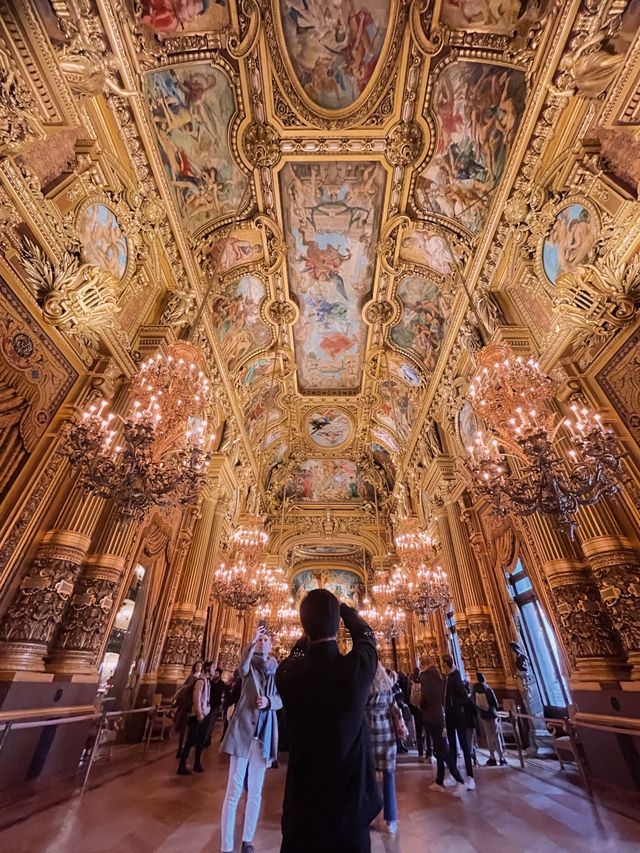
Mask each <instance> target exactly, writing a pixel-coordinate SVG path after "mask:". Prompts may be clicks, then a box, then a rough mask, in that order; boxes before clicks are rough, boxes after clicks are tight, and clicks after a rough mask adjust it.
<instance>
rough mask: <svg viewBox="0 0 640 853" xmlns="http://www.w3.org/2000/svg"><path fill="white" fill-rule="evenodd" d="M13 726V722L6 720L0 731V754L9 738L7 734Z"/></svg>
mask: <svg viewBox="0 0 640 853" xmlns="http://www.w3.org/2000/svg"><path fill="white" fill-rule="evenodd" d="M12 725H13V720H7V722H6V723H5V724H4V727H3V729H2V734H1V735H0V752H2V749H3V747H4V745H5V743H6V742H7V738H8V737H9V732H10V731H11V726H12Z"/></svg>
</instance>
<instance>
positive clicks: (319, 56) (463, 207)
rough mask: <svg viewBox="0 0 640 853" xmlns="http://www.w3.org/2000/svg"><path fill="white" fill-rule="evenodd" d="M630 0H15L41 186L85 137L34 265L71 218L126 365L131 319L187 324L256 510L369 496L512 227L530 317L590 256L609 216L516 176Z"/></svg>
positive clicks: (412, 462)
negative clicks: (254, 489)
mask: <svg viewBox="0 0 640 853" xmlns="http://www.w3.org/2000/svg"><path fill="white" fill-rule="evenodd" d="M595 5H596V6H598V4H595ZM637 5H638V4H637V3H635V2H634V3H632V4H631V6H630V8H629V9H628V10H627V11H626V12H625V3H617V4H616V3H613V2H607V3H603V4H600V6H601V7H602V8H599V9H595V10H594V9H593V8H592V6H593V4H589V3H584V4H583V6H581V4H580V3H579V2H564V0H537V2H536V1H535V0H534V2H521V0H499V2H498V0H477V2H461V0H433V2H429V0H413V2H410V0H370V2H366V3H365V2H363V0H195V2H194V0H188V1H187V0H135V2H133V3H129V2H125V0H96V2H95V3H94V2H91V0H56V2H51V3H49V0H36V2H33V3H29V2H24V3H22V2H19V0H16V2H15V3H14V6H15V13H16V14H15V15H14V17H15V18H16V20H19V21H20V24H15V26H14V28H13V31H12V32H9V31H6V32H5V33H4V36H3V37H4V38H6V39H9V37H11V38H12V39H14V40H15V39H16V38H17V39H18V41H19V40H20V39H23V44H25V43H26V41H27V39H28V40H30V41H31V42H34V43H35V42H37V43H38V45H39V47H38V50H39V54H40V57H41V58H40V63H41V67H40V68H39V69H38V70H37V73H36V70H35V69H29V68H27V67H26V65H24V67H23V68H22V69H21V72H20V73H21V74H23V75H24V79H25V80H26V79H27V78H29V79H32V80H33V79H36V78H38V75H40V78H41V79H43V80H44V79H46V80H47V81H48V85H49V86H50V87H51V89H52V90H56V91H57V92H58V94H57V96H56V98H54V99H49V100H48V101H47V97H48V96H45V95H44V88H45V87H44V86H41V88H40V90H38V91H40V94H39V95H38V94H37V92H36V90H34V95H33V96H32V98H33V103H36V102H37V100H38V98H41V100H42V109H41V110H40V112H41V114H43V115H44V114H45V113H46V115H47V121H48V124H49V125H55V127H56V137H55V139H56V144H55V146H54V145H52V144H49V147H48V149H44V148H41V149H39V148H38V146H39V145H40V146H42V145H44V144H45V143H44V142H42V140H43V139H44V137H45V133H44V131H43V125H42V124H41V123H39V122H38V121H36V120H35V118H33V117H31V118H28V117H27V115H23V116H22V121H23V123H24V125H25V126H24V128H23V131H22V132H23V134H24V136H25V138H28V139H29V140H30V145H31V147H30V148H29V152H28V157H27V156H26V155H25V158H26V159H25V160H24V162H25V164H26V163H27V162H28V168H29V169H30V170H31V173H34V172H35V173H36V174H37V175H38V177H39V179H40V184H41V186H43V187H45V186H47V183H48V182H51V180H52V175H51V174H50V173H51V172H53V173H54V174H56V175H60V174H61V173H63V174H69V173H68V164H67V165H66V166H65V165H64V163H65V162H66V161H65V157H66V159H67V161H69V162H70V158H71V160H72V159H73V156H75V157H76V158H77V157H78V151H79V150H80V151H82V152H83V154H82V156H83V157H84V158H85V160H84V162H83V165H82V167H81V166H78V165H76V166H74V167H73V168H74V169H75V171H74V173H73V174H74V176H75V177H74V178H73V180H71V178H65V179H64V180H65V181H66V182H67V183H64V182H63V183H64V186H63V184H60V185H59V186H58V188H57V189H56V190H55V193H53V191H52V193H51V194H50V196H49V195H47V196H46V198H45V201H46V204H53V202H54V201H55V204H56V205H57V208H58V209H59V210H60V217H61V219H60V221H61V222H63V223H65V224H64V225H58V224H53V220H51V221H50V222H47V217H46V215H45V216H44V217H43V221H42V223H41V230H42V233H43V234H45V235H47V239H49V240H50V245H51V247H52V252H53V254H55V255H56V258H57V260H56V264H57V266H56V264H53V262H52V264H53V266H52V271H51V275H53V276H54V278H55V276H62V275H63V273H64V270H65V267H64V263H65V262H64V251H66V248H65V246H66V242H65V241H66V239H67V238H66V237H65V235H69V234H71V232H72V230H73V229H75V230H74V231H73V235H74V236H73V239H75V240H78V241H79V243H80V246H81V252H82V260H83V261H84V262H85V263H87V264H91V265H93V266H94V267H97V268H101V269H103V270H105V271H108V272H109V274H110V282H111V284H109V287H110V288H111V289H112V290H111V291H109V292H110V293H111V292H112V291H113V293H112V301H117V303H118V312H119V317H118V321H117V324H116V325H113V323H114V321H113V320H112V314H113V312H112V313H111V315H110V319H109V320H108V322H107V320H105V323H104V324H103V327H101V329H102V330H101V332H100V334H99V335H98V338H99V339H100V340H102V341H104V340H106V339H107V337H108V339H109V341H111V344H110V348H114V349H115V350H117V352H118V353H119V355H118V359H119V364H120V366H121V367H122V369H123V370H124V372H125V373H126V372H127V370H129V371H130V370H131V369H132V367H133V361H132V356H131V353H130V347H128V343H127V340H126V338H127V335H128V336H129V337H130V338H131V339H133V338H134V337H135V330H136V329H137V326H138V325H139V324H140V323H141V322H146V323H148V322H150V320H149V318H150V317H152V316H155V317H156V319H155V320H153V322H154V323H156V324H157V317H158V316H160V317H161V320H160V323H159V324H158V328H160V327H164V328H172V329H173V330H174V332H175V333H176V334H185V333H187V331H188V330H189V329H193V328H195V327H198V331H197V336H198V337H199V339H200V340H201V342H203V344H204V345H205V346H206V347H207V348H208V351H209V357H210V363H211V368H212V374H213V375H214V376H215V377H217V379H218V382H219V386H220V400H221V407H222V409H223V410H224V411H225V413H226V418H227V422H228V434H227V439H226V441H227V444H226V446H228V447H235V448H236V449H235V451H234V452H235V454H236V457H239V456H242V457H244V458H246V459H247V460H248V462H249V463H250V464H251V465H252V466H253V469H254V473H255V474H256V475H257V476H258V477H259V480H260V483H261V488H262V489H263V492H262V500H263V503H264V505H265V506H266V507H267V508H268V509H269V510H270V511H271V512H272V513H274V515H276V514H277V512H278V509H279V507H280V505H281V500H282V498H283V496H284V498H285V499H286V502H287V503H288V504H291V503H292V504H293V505H294V506H295V507H298V508H301V509H302V510H304V509H314V508H315V511H317V512H319V513H320V515H319V516H318V517H319V518H320V517H325V520H326V518H327V517H326V516H323V513H325V512H326V510H327V508H329V507H333V508H335V509H337V510H338V511H340V510H341V509H342V508H344V509H350V510H352V509H354V508H355V509H360V510H363V511H364V512H365V514H366V512H371V511H372V504H375V503H376V502H379V503H380V504H381V505H383V504H384V503H385V498H386V497H387V496H388V495H389V494H391V493H392V492H393V490H394V488H395V486H396V482H397V480H398V470H399V469H400V472H401V475H402V476H401V479H402V480H405V479H407V478H409V479H411V477H414V478H415V476H416V470H417V462H418V461H419V460H418V457H416V455H415V454H416V452H418V451H416V448H418V450H419V454H422V456H421V457H420V458H422V457H423V456H424V453H423V451H424V452H428V447H429V444H431V445H432V446H433V445H434V444H435V445H438V444H439V441H440V439H439V436H438V429H437V427H434V426H433V423H432V422H433V412H434V405H436V404H438V405H442V403H443V400H445V398H446V394H447V393H449V394H450V391H451V381H452V380H451V377H452V373H451V371H452V368H451V358H452V354H453V355H455V356H456V364H457V365H458V364H459V363H460V358H461V357H463V356H461V353H462V354H464V350H465V347H467V346H468V345H469V342H470V341H471V340H473V339H474V336H476V338H477V330H476V327H477V325H478V320H479V318H482V319H483V322H484V325H485V326H486V328H490V327H491V323H492V321H495V318H496V316H498V315H500V312H501V310H502V309H504V303H503V304H502V307H499V306H498V304H497V303H496V302H495V301H493V300H492V298H491V296H490V295H488V294H489V291H491V290H493V291H498V290H500V289H501V288H502V287H503V284H504V281H505V267H504V263H505V258H507V257H510V255H509V253H508V252H507V251H506V246H507V243H509V246H516V247H518V251H519V252H521V255H519V257H526V259H527V262H529V261H530V262H531V264H535V274H536V276H537V280H536V281H537V284H536V285H535V287H534V286H528V285H527V286H524V285H522V286H520V285H519V287H520V289H519V290H518V289H517V288H515V287H514V289H513V291H510V292H509V298H510V299H512V300H513V304H514V305H515V304H517V306H518V311H519V312H520V313H519V317H520V318H522V317H534V320H533V321H532V325H535V323H537V322H540V323H541V324H542V323H543V322H545V321H544V316H543V315H544V313H545V311H548V312H549V316H548V317H547V319H546V323H547V325H549V322H550V321H549V317H550V316H551V313H550V312H551V308H549V306H550V304H551V302H550V298H549V296H548V295H546V296H545V297H544V299H542V297H540V296H537V295H536V294H539V293H540V292H541V289H542V290H544V289H545V288H547V289H549V288H551V287H553V285H554V282H555V278H557V276H558V274H559V272H560V270H561V268H562V265H563V264H564V265H565V269H566V268H567V266H571V264H572V263H573V262H574V261H575V259H576V257H577V255H580V259H581V262H582V261H584V260H585V259H586V258H587V257H588V256H589V253H590V252H593V251H595V248H594V247H595V246H596V243H597V242H598V240H599V239H601V234H602V229H603V227H604V220H605V219H606V215H604V214H603V213H602V212H600V211H597V210H596V209H595V207H593V205H591V207H590V206H589V202H588V201H585V200H584V199H583V197H582V196H580V198H575V199H574V198H572V197H569V194H568V193H566V192H565V193H564V194H558V193H557V192H556V191H555V190H553V191H551V190H549V191H547V190H545V191H543V190H542V189H540V190H539V195H540V197H539V198H538V197H537V196H536V195H535V191H534V184H533V183H532V182H531V176H532V175H533V174H534V173H535V171H536V168H537V166H536V165H535V163H536V162H537V160H536V158H537V157H539V155H540V153H541V152H542V150H543V148H544V146H545V145H546V144H547V142H548V141H549V140H550V139H551V138H552V137H553V135H554V131H555V128H554V121H556V119H557V118H558V116H559V115H560V112H561V110H562V109H564V108H565V107H567V105H569V104H570V100H569V96H570V95H572V94H575V93H580V92H581V91H583V90H587V89H588V90H589V97H595V98H597V97H598V95H599V92H597V91H595V93H594V89H595V90H597V88H598V86H599V85H604V86H605V87H606V85H607V81H610V80H611V79H612V69H614V71H615V69H616V68H619V64H620V62H621V61H622V60H621V57H622V58H624V55H625V54H626V51H627V50H628V49H629V46H630V44H631V42H632V40H633V37H632V33H634V32H635V30H636V29H637V23H638V22H637V20H636V18H637V8H636V7H637ZM605 7H606V8H605ZM618 7H619V8H618ZM623 12H624V14H622V13H623ZM616 16H617V17H616ZM614 21H615V22H616V23H615V26H612V22H614ZM594 33H595V34H596V35H597V36H598V38H599V40H596V41H595V42H594V40H593V39H594ZM607 39H608V41H607ZM594 44H596V47H597V49H598V50H600V51H602V52H603V53H604V52H606V54H607V56H610V57H611V61H610V62H608V63H607V62H600V61H598V63H596V65H597V73H596V74H594V73H592V72H590V71H589V67H595V66H594V63H593V58H592V60H591V66H589V65H588V63H587V59H588V58H589V57H593V49H592V48H593V45H594ZM567 45H569V47H570V48H571V51H568V47H567ZM590 45H591V47H590ZM568 52H569V53H570V52H573V53H572V55H573V56H574V61H572V62H568V61H567V55H568ZM24 55H25V56H26V55H27V50H26V48H25V51H24ZM7 56H8V54H7ZM576 57H577V58H576ZM598 57H600V54H598ZM600 58H601V57H600ZM581 60H582V61H581ZM7 61H8V60H5V64H6V62H7ZM616 62H617V63H618V65H617V66H616V65H615V63H616ZM614 66H615V68H614ZM607 75H609V76H608V77H607ZM594 78H597V79H594ZM45 102H46V103H45ZM593 115H595V113H593V110H592V117H593ZM585 121H587V119H585ZM49 142H50V140H49ZM29 158H30V159H29ZM52 159H53V160H55V161H56V162H57V161H60V163H59V164H58V169H57V172H56V167H55V166H54V165H52ZM65 169H67V171H66V172H65ZM561 169H562V163H560V162H558V164H557V165H555V166H553V170H555V172H554V174H557V173H558V170H561ZM553 170H552V171H553ZM20 180H23V178H20ZM576 180H577V179H576ZM575 183H576V181H574V184H575ZM578 183H579V181H578ZM52 186H53V184H52ZM61 187H62V188H61ZM47 192H48V191H47ZM554 192H555V193H556V194H555V196H554V195H553V193H554ZM74 194H75V195H74ZM49 199H51V200H49ZM544 205H547V207H544ZM552 207H553V210H552V209H551V208H552ZM543 209H544V210H545V211H546V213H545V216H544V217H540V216H539V217H538V219H537V220H536V222H537V224H536V227H533V226H531V225H530V220H531V216H532V215H533V213H532V212H536V211H541V210H543ZM536 215H538V214H537V213H536ZM611 215H613V214H611ZM527 217H529V219H527ZM545 217H546V218H545ZM34 219H35V214H34ZM554 223H555V224H554ZM551 226H553V227H554V228H555V231H554V232H553V235H551V236H552V237H553V239H555V244H554V242H553V239H551V237H550V236H549V229H550V227H551ZM65 229H66V230H65ZM536 229H537V230H536ZM525 232H526V233H525ZM567 235H570V237H569V236H567ZM545 240H546V242H545ZM509 241H511V242H509ZM543 243H544V245H543ZM571 253H573V255H572V256H571V257H569V255H571ZM61 258H62V260H60V259H61ZM33 262H34V261H33V259H32V263H33ZM35 262H36V266H37V257H36V259H35ZM509 263H512V264H513V263H515V261H509ZM41 268H42V265H41V267H40V268H38V269H41ZM514 269H515V267H514V266H513V265H512V267H511V272H513V270H514ZM532 274H533V273H532ZM33 275H36V277H37V270H36V272H35V273H33ZM507 277H508V275H507ZM57 280H59V279H57ZM507 284H509V283H507ZM94 286H96V285H95V281H94ZM103 290H104V288H103ZM104 292H106V290H105V291H104ZM79 293H81V294H82V293H84V291H79ZM101 293H102V292H101ZM103 297H104V293H102V295H101V298H103ZM83 298H84V297H83ZM105 298H106V297H105ZM78 299H80V296H78ZM536 300H537V301H536ZM545 300H546V301H545ZM470 302H471V304H472V309H473V310H470ZM154 312H155V315H154ZM534 315H535V316H534ZM535 318H537V319H535ZM109 324H111V325H109ZM72 331H73V333H74V334H75V335H76V337H77V338H78V340H80V342H81V344H82V346H89V345H90V343H91V342H90V341H88V340H85V338H86V337H87V335H89V330H88V329H87V330H84V329H80V330H78V329H77V328H74V329H73V330H72ZM82 335H85V337H84V338H83V337H82ZM109 336H110V337H109ZM118 347H119V348H118ZM81 357H82V356H81ZM89 361H90V359H89ZM87 363H88V362H87ZM456 369H458V368H456ZM447 371H449V373H447ZM443 378H444V379H445V380H446V381H447V382H448V383H449V384H448V385H447V386H446V387H447V388H448V389H449V390H448V391H446V392H445V390H443V389H444V388H445V385H446V383H445V384H443ZM463 426H464V424H463ZM234 442H235V443H234ZM425 447H426V448H427V450H426V451H425ZM240 448H241V449H240ZM329 517H330V518H332V516H331V515H330V516H329ZM331 523H333V522H331ZM300 541H302V540H300ZM306 556H307V557H308V556H309V555H306Z"/></svg>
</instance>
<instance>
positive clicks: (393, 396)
mask: <svg viewBox="0 0 640 853" xmlns="http://www.w3.org/2000/svg"><path fill="white" fill-rule="evenodd" d="M378 390H379V393H380V396H381V398H382V404H381V406H380V407H379V409H378V411H377V418H378V420H379V421H380V423H381V424H382V425H383V426H386V427H387V428H388V429H390V430H392V431H393V432H395V433H396V435H398V436H399V437H400V438H401V439H402V441H403V442H404V441H406V440H407V438H408V437H409V434H410V432H411V428H412V426H413V424H414V420H415V416H416V405H415V401H414V400H413V398H412V396H411V394H410V392H409V389H408V388H407V386H406V385H405V384H404V383H403V382H399V381H398V380H397V379H394V378H393V377H389V378H388V379H385V380H384V381H382V382H381V383H380V385H379V386H378Z"/></svg>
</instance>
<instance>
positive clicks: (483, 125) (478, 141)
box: [416, 62, 525, 232]
mask: <svg viewBox="0 0 640 853" xmlns="http://www.w3.org/2000/svg"><path fill="white" fill-rule="evenodd" d="M524 95H525V86H524V77H523V76H522V74H521V72H519V71H514V70H512V69H505V68H502V67H498V66H491V65H485V64H480V63H473V62H458V63H455V64H453V65H450V66H449V67H448V68H446V69H445V70H444V71H443V72H442V74H441V75H440V77H439V78H438V80H437V82H436V86H435V88H434V94H433V109H434V111H435V112H436V115H437V117H438V121H439V124H440V127H441V133H440V136H439V141H438V148H437V151H436V155H435V157H434V158H433V160H432V161H431V162H430V163H429V164H428V165H427V166H426V168H425V169H424V171H423V172H422V174H421V175H420V176H419V178H418V182H417V185H416V197H417V200H418V203H419V204H420V205H421V206H422V207H423V209H424V210H433V211H435V212H436V213H441V214H442V215H444V216H449V217H451V218H457V219H458V220H459V221H460V222H461V223H462V224H463V225H464V226H465V227H466V228H468V229H469V230H470V231H472V232H476V231H478V230H479V229H480V228H481V227H482V223H483V221H484V217H485V215H486V211H487V209H488V207H489V202H490V193H491V191H492V190H493V189H494V188H495V187H496V186H497V184H498V182H499V180H500V178H501V177H502V173H503V171H504V167H505V164H506V160H507V156H508V153H509V151H510V149H511V146H512V145H513V142H514V139H515V135H516V131H517V129H518V125H519V123H520V119H521V117H522V113H523V110H524Z"/></svg>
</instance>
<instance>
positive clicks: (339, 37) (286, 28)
mask: <svg viewBox="0 0 640 853" xmlns="http://www.w3.org/2000/svg"><path fill="white" fill-rule="evenodd" d="M390 7H391V0H370V2H368V3H364V2H361V0H280V14H281V21H282V29H283V32H284V39H285V42H286V46H287V51H288V56H289V59H290V61H291V65H292V66H293V70H294V73H295V75H296V78H297V80H298V83H299V84H300V86H301V87H302V90H303V91H304V93H305V94H306V95H307V97H308V98H309V99H310V100H311V101H313V102H314V103H316V104H318V105H319V106H321V107H324V108H325V109H342V108H344V107H348V106H350V105H351V104H352V103H354V101H356V100H357V99H358V98H359V97H360V95H362V94H363V92H364V91H365V89H366V88H367V84H368V83H369V81H370V80H371V77H372V75H373V73H374V71H375V69H376V66H377V64H378V60H379V58H380V53H381V51H382V48H383V45H384V41H385V36H386V33H387V27H388V23H389V13H390Z"/></svg>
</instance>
